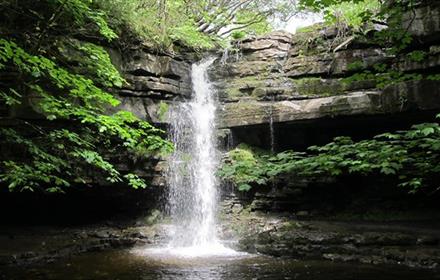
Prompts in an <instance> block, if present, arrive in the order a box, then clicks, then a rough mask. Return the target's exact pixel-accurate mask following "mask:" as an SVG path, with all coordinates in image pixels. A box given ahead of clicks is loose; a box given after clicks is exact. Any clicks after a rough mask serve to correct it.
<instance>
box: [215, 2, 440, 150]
mask: <svg viewBox="0 0 440 280" xmlns="http://www.w3.org/2000/svg"><path fill="white" fill-rule="evenodd" d="M439 13H440V5H439V4H438V3H433V4H430V5H429V6H423V5H421V6H419V7H417V9H416V10H415V12H414V15H413V14H412V13H408V14H405V16H404V21H403V23H402V24H403V26H406V25H409V23H411V25H409V28H408V31H409V33H410V34H411V35H412V36H414V38H415V40H414V41H413V43H412V45H411V46H410V51H408V53H406V54H401V55H398V56H395V55H390V54H389V52H387V50H386V49H385V48H382V47H380V46H378V45H376V44H374V43H371V42H372V41H373V40H372V34H370V35H367V37H366V38H357V37H354V36H352V34H350V33H349V31H345V34H341V31H340V30H339V31H338V30H337V29H335V28H329V27H323V26H320V25H315V26H313V27H311V28H308V29H307V30H306V31H305V32H300V33H298V34H295V35H291V34H288V33H285V32H274V33H271V34H268V35H266V36H263V37H258V38H251V39H245V40H243V41H239V42H236V44H235V47H236V48H237V50H236V52H237V54H238V55H230V56H229V58H227V59H225V58H224V59H223V60H222V61H220V60H219V61H217V64H216V66H215V68H214V69H213V70H212V72H211V76H212V79H213V80H214V81H215V82H216V85H217V90H218V93H219V96H220V101H221V103H222V108H221V110H220V124H219V126H220V127H222V128H231V129H232V130H233V131H236V133H235V136H236V137H237V138H238V141H243V142H250V143H251V144H256V145H260V146H264V144H262V143H260V142H266V146H267V141H255V140H252V139H250V138H246V137H245V136H244V135H243V133H241V131H247V132H251V130H252V128H254V132H255V133H257V134H258V130H259V129H260V130H261V128H262V127H264V126H267V125H268V123H269V122H270V120H271V119H272V121H273V122H274V124H275V128H277V127H278V128H280V129H281V130H286V129H288V130H295V127H296V126H301V127H303V125H302V124H304V123H307V122H308V123H310V122H314V123H315V124H316V125H317V126H318V127H319V126H320V124H321V123H323V122H325V123H326V126H328V125H329V124H330V125H332V124H334V125H335V127H334V128H333V129H334V130H338V132H341V131H344V130H346V131H347V133H349V130H353V126H354V125H350V123H352V121H354V122H356V121H358V123H359V124H360V125H363V124H368V125H372V126H374V125H375V123H376V125H377V126H378V127H380V126H383V127H382V128H380V129H379V128H378V129H377V131H381V130H384V129H390V128H394V127H395V123H401V124H403V123H405V124H406V125H409V123H408V119H409V118H413V119H414V121H416V122H417V121H419V120H420V121H422V120H423V121H425V120H432V119H433V115H434V112H435V111H436V110H438V109H440V90H439V85H440V82H439V81H438V80H435V79H432V78H429V77H428V76H430V77H432V76H434V75H436V74H438V73H439V71H440V70H439V66H440V52H439V44H440V36H439V35H440V33H439V32H440V25H439V22H438V14H439ZM414 51H421V52H423V54H424V57H423V58H422V59H413V58H411V55H410V53H411V52H414ZM237 57H238V58H237ZM383 65H386V67H387V70H386V71H384V70H380V71H377V69H378V68H380V67H383ZM375 72H379V73H378V74H377V75H376V77H377V78H373V77H372V75H366V73H375ZM389 72H395V73H399V74H397V75H398V77H392V78H389V79H388V80H386V79H385V78H383V79H382V80H381V78H380V77H381V76H382V77H383V76H385V75H387V74H389ZM412 74H417V75H421V76H420V78H415V79H412V78H410V77H409V76H410V75H412ZM362 75H363V76H362ZM400 78H401V80H402V81H398V79H400ZM384 80H386V81H384ZM390 119H393V123H390V124H389V125H385V126H384V123H386V120H390ZM378 120H379V122H378ZM381 120H385V122H382V121H381ZM395 128H401V127H395ZM375 132H376V131H374V132H373V131H372V132H371V133H372V134H374V133H375ZM255 133H246V134H248V135H249V134H255ZM260 134H261V133H260ZM266 134H267V133H266ZM282 136H283V135H280V137H279V138H282ZM332 136H336V135H332ZM259 137H260V138H261V136H259ZM286 137H287V136H286ZM254 138H255V137H254ZM299 138H301V137H299ZM302 138H303V140H301V141H302V142H305V141H307V140H308V138H311V137H305V136H303V137H302ZM306 138H307V139H306ZM330 139H331V138H328V139H326V140H330ZM281 141H282V139H281ZM280 145H281V147H282V148H286V147H287V148H290V147H288V144H286V143H284V144H282V143H281V144H280Z"/></svg>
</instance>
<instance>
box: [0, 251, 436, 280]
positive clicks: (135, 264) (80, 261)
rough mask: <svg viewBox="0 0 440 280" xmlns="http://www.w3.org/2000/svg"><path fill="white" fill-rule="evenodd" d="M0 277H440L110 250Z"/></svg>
mask: <svg viewBox="0 0 440 280" xmlns="http://www.w3.org/2000/svg"><path fill="white" fill-rule="evenodd" d="M0 279H8V280H18V279H20V280H23V279H32V280H34V279H35V280H41V279H48V280H85V279H90V280H91V279H94V280H95V279H96V280H104V279H106V280H109V279H112V280H116V279H118V280H150V279H188V280H196V279H204V280H210V279H249V280H251V279H299V280H349V279H350V280H372V279H373V280H403V279H413V280H431V279H432V280H435V279H440V274H438V273H436V272H434V271H429V270H416V269H409V268H405V267H400V266H374V265H362V264H353V263H335V262H330V261H298V260H293V259H279V258H272V257H267V256H258V255H246V256H243V255H240V256H223V257H222V256H218V257H215V256H212V257H195V258H189V257H188V258H182V257H176V256H170V255H166V254H163V255H160V254H159V255H157V254H156V255H151V256H148V255H139V254H136V253H133V251H130V250H115V251H107V252H97V253H90V254H85V255H82V256H76V257H73V258H70V259H65V260H62V261H59V262H56V263H53V264H46V265H42V266H34V267H27V268H9V269H7V270H6V271H3V272H0Z"/></svg>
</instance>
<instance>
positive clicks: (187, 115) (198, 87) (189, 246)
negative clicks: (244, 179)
mask: <svg viewBox="0 0 440 280" xmlns="http://www.w3.org/2000/svg"><path fill="white" fill-rule="evenodd" d="M214 60H215V59H213V58H210V59H207V60H204V61H202V62H201V63H199V64H194V65H193V67H192V84H193V99H192V100H191V101H190V102H187V103H182V104H181V105H179V106H178V107H177V108H175V109H173V110H172V112H171V114H170V121H171V136H172V141H173V143H174V145H175V151H174V154H173V155H172V157H171V158H170V160H169V170H168V174H167V180H168V185H169V187H170V192H169V197H168V201H169V205H168V208H169V209H168V210H169V212H170V215H171V217H172V219H173V225H174V229H173V232H170V241H169V244H168V249H167V251H169V252H170V253H174V254H177V255H182V256H206V255H225V254H233V253H234V252H235V251H233V250H231V249H228V248H226V247H224V246H223V245H222V244H221V243H220V241H219V240H218V238H217V234H216V221H215V220H216V219H215V214H216V210H217V199H218V195H217V180H216V177H215V172H216V170H217V167H218V164H219V152H218V150H217V148H216V144H215V143H216V141H215V111H216V102H215V96H214V91H213V89H212V87H211V84H210V82H209V79H208V75H207V69H208V68H209V66H210V65H211V64H212V63H213V61H214Z"/></svg>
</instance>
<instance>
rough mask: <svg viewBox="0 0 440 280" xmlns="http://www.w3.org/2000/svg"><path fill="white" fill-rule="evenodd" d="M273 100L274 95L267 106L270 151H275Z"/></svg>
mask: <svg viewBox="0 0 440 280" xmlns="http://www.w3.org/2000/svg"><path fill="white" fill-rule="evenodd" d="M274 101H275V98H274V96H272V97H271V103H270V106H269V132H270V134H269V135H270V151H271V152H272V153H274V152H275V129H274V126H273V102H274Z"/></svg>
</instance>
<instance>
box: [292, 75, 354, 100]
mask: <svg viewBox="0 0 440 280" xmlns="http://www.w3.org/2000/svg"><path fill="white" fill-rule="evenodd" d="M293 83H294V85H295V87H296V91H297V92H298V93H299V94H300V95H306V96H313V95H318V96H333V95H339V94H341V93H344V92H345V91H346V90H347V85H346V84H344V83H342V82H341V81H340V80H325V79H321V78H316V77H313V78H302V79H296V80H293Z"/></svg>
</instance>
